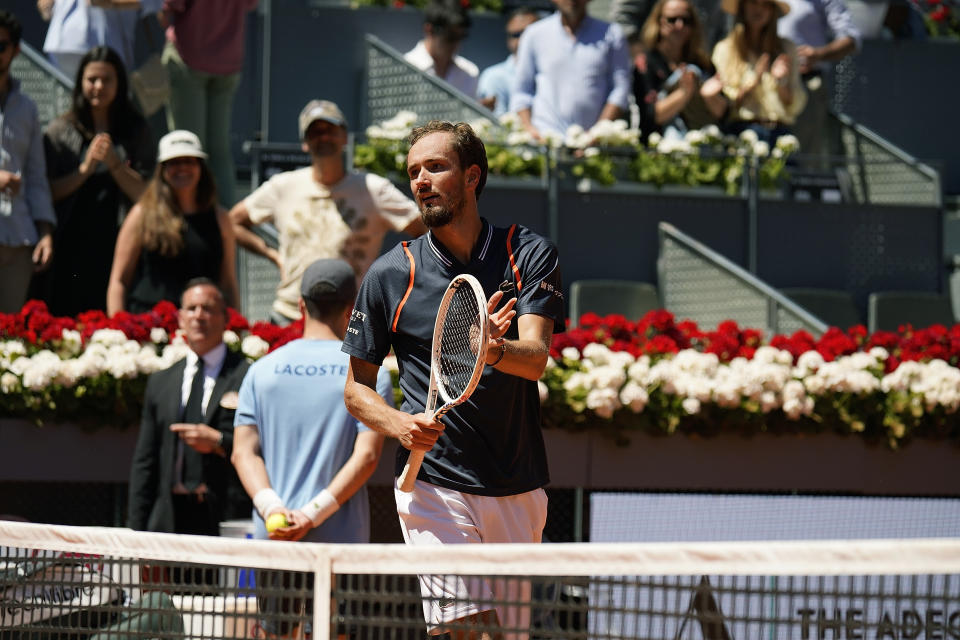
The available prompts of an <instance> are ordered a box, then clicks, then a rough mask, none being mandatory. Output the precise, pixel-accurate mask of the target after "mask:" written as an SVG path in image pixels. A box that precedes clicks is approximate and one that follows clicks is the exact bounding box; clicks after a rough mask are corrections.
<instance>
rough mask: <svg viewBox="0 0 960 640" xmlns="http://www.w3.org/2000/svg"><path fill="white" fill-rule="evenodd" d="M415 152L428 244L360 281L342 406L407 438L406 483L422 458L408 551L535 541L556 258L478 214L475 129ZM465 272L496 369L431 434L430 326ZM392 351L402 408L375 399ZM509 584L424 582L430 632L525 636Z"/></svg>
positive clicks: (409, 505) (436, 136) (456, 128)
mask: <svg viewBox="0 0 960 640" xmlns="http://www.w3.org/2000/svg"><path fill="white" fill-rule="evenodd" d="M410 144H411V147H410V151H409V154H408V155H407V174H408V176H409V178H410V188H411V191H412V192H413V196H414V199H415V200H416V202H417V204H418V206H419V208H420V216H421V219H422V220H423V222H424V223H425V224H426V226H427V228H428V229H429V233H427V234H425V235H423V236H421V237H419V238H417V239H415V240H412V241H408V242H403V243H401V244H399V245H397V246H396V247H395V248H394V249H392V250H391V251H389V252H388V253H386V254H384V255H383V256H381V257H380V258H379V259H378V260H377V261H376V262H374V264H373V266H372V267H371V268H370V270H369V271H368V273H367V275H366V277H365V278H364V280H363V283H362V285H361V287H360V291H359V294H358V296H357V303H356V306H355V308H354V310H353V314H352V317H351V320H350V324H349V326H348V327H347V334H346V337H345V338H344V344H343V350H344V351H345V352H346V353H348V354H350V356H351V357H350V370H349V371H348V372H347V383H346V388H345V390H344V395H345V400H346V404H347V408H348V410H349V411H350V412H351V413H352V414H353V415H354V417H356V418H357V419H358V420H360V421H361V422H363V423H364V424H366V425H368V426H369V427H370V428H372V429H374V430H376V431H379V432H380V433H382V434H384V435H387V436H390V437H394V438H397V439H398V440H399V441H400V443H401V444H402V445H403V446H402V448H398V455H397V461H396V473H397V474H398V475H399V473H400V472H401V470H402V469H403V466H404V464H405V462H406V459H407V456H408V455H409V451H411V450H420V451H425V452H426V457H425V458H424V461H423V466H422V467H421V469H420V473H419V475H418V476H417V481H416V485H415V488H414V490H413V491H412V492H411V493H404V492H401V491H399V490H396V491H395V495H396V501H397V510H398V512H399V515H400V523H401V528H402V530H403V534H404V538H405V540H406V541H407V543H408V544H412V545H424V546H428V545H439V544H458V543H480V542H527V543H529V542H540V538H541V534H542V532H543V526H544V523H545V521H546V516H547V498H546V493H545V492H544V491H543V488H542V487H543V486H544V485H546V484H547V482H548V481H549V475H548V473H547V459H546V451H545V449H544V444H543V435H542V433H541V431H540V399H539V393H538V390H537V381H538V380H539V378H540V376H541V374H542V373H543V370H544V367H545V366H546V364H547V358H548V354H549V350H550V341H551V338H552V334H553V333H556V332H559V331H562V330H563V328H564V311H563V306H564V305H563V296H562V292H561V282H560V268H559V263H558V259H557V250H556V248H555V247H554V246H553V244H551V243H550V242H549V241H548V240H546V239H545V238H543V237H541V236H538V235H536V234H535V233H533V232H531V231H529V230H528V229H525V228H523V227H520V226H517V225H513V226H511V227H507V228H500V227H495V226H493V225H491V224H490V223H489V222H488V221H487V220H485V219H483V218H481V217H480V214H479V211H478V209H477V199H478V197H479V196H480V193H481V192H482V191H483V186H484V183H485V182H486V178H487V159H486V149H485V148H484V145H483V142H482V141H481V140H480V139H479V138H478V137H477V135H476V134H475V133H474V132H473V130H472V129H471V128H470V127H469V126H468V125H466V124H463V123H459V124H451V123H449V122H440V121H433V122H430V123H429V124H427V125H426V126H423V127H419V128H417V129H414V131H413V132H412V133H411V135H410ZM460 273H469V274H472V275H473V276H475V277H476V278H477V279H478V280H479V281H480V283H481V285H482V286H483V289H484V291H485V293H486V294H487V296H489V299H488V305H487V306H488V311H489V313H490V342H489V349H488V353H487V360H486V363H487V365H489V366H487V367H486V368H485V370H484V372H483V375H482V377H481V380H480V383H479V385H478V387H477V389H476V391H474V393H473V395H472V396H471V397H470V399H469V400H468V401H467V402H465V403H463V404H461V405H459V406H456V407H454V408H453V409H452V410H451V411H450V412H449V413H448V414H447V415H446V416H444V418H443V420H442V423H436V422H434V421H433V420H432V419H431V418H430V417H429V416H427V415H425V414H424V413H423V412H424V408H425V406H426V395H427V390H428V388H429V384H430V354H431V342H432V335H433V326H434V320H435V318H436V313H437V307H438V305H439V303H440V299H441V298H442V296H443V293H444V290H445V289H446V287H447V284H448V283H449V282H450V280H451V279H452V278H453V277H454V276H455V275H458V274H460ZM501 303H503V304H502V306H501ZM498 307H499V308H498ZM391 348H393V350H394V353H395V354H396V357H397V361H398V364H399V367H400V388H401V389H402V391H403V394H404V403H403V405H402V407H401V408H400V409H399V410H397V409H394V408H392V407H390V406H389V405H388V404H387V403H386V402H384V401H383V398H382V397H381V396H380V395H379V394H378V393H377V391H376V380H377V373H378V370H379V368H380V365H381V363H382V362H383V359H384V357H385V356H386V355H387V353H388V352H389V351H390V349H391ZM504 582H505V581H499V580H498V581H496V584H491V583H487V582H484V583H483V584H479V585H478V584H473V583H472V582H471V584H464V583H463V582H462V581H460V582H457V583H454V582H453V581H449V580H448V581H446V582H444V581H443V579H442V577H435V578H432V579H431V577H429V576H422V577H421V589H422V591H423V595H424V612H425V616H426V621H427V626H428V630H429V632H430V633H431V634H440V633H444V632H447V631H451V632H452V633H453V635H454V636H455V637H459V636H461V635H462V636H466V635H472V634H468V633H458V632H457V631H458V630H457V629H453V628H451V627H452V625H451V623H454V622H456V623H462V624H467V625H482V626H484V627H485V626H486V625H495V626H499V625H502V626H503V627H504V628H507V629H509V628H514V629H526V628H528V627H529V608H528V607H503V606H497V607H494V606H493V605H492V604H489V602H490V600H491V599H492V598H496V599H497V600H500V599H501V598H509V600H511V601H514V602H516V601H518V594H515V593H498V591H497V589H498V588H502V587H505V586H506V585H504V584H503V583H504ZM514 586H516V583H514ZM527 595H528V594H527ZM523 597H524V596H523V595H520V596H519V598H520V599H522V598H523ZM484 601H486V602H485V603H484ZM467 629H470V628H469V627H466V628H464V627H461V628H460V629H459V631H466V630H467ZM475 630H481V629H480V628H479V627H477V628H476V629H475ZM506 635H508V636H512V635H513V634H506Z"/></svg>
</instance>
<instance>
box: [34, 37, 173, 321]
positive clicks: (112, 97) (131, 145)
mask: <svg viewBox="0 0 960 640" xmlns="http://www.w3.org/2000/svg"><path fill="white" fill-rule="evenodd" d="M44 150H45V155H46V161H47V175H48V177H49V179H50V190H51V192H52V194H53V200H54V203H55V206H56V211H57V230H56V232H55V234H54V261H53V265H52V267H51V270H50V272H49V274H47V275H45V277H43V278H42V280H41V281H40V283H39V289H35V293H36V294H37V295H40V296H42V297H43V298H44V299H45V300H46V301H47V304H48V306H49V307H50V311H51V312H52V313H54V314H55V315H69V316H73V315H76V314H78V313H80V312H82V311H87V310H90V309H100V310H103V309H105V308H106V306H105V301H106V291H107V282H108V280H109V277H110V266H111V263H112V262H113V248H114V245H115V244H116V241H117V232H118V230H119V229H120V223H121V222H122V220H123V218H124V216H125V215H126V213H127V211H128V210H129V209H130V207H131V205H132V204H133V203H134V202H136V201H137V199H138V198H139V197H140V195H141V194H142V193H143V189H144V187H145V186H146V184H147V179H148V178H149V176H150V172H151V171H152V170H153V165H154V145H153V140H152V139H151V136H150V130H149V128H148V127H147V123H146V121H145V120H144V119H143V117H142V116H141V115H140V114H139V113H137V111H136V109H134V107H133V105H132V104H131V102H130V99H129V97H128V94H127V73H126V70H125V69H124V67H123V62H122V61H121V60H120V56H119V55H118V54H117V53H116V52H115V51H114V50H113V49H110V48H108V47H95V48H93V49H91V50H90V51H88V52H87V53H86V55H84V56H83V58H82V59H81V61H80V68H79V69H78V70H77V76H76V83H75V84H74V88H73V104H72V106H71V108H70V111H68V112H67V113H65V114H63V115H62V116H60V117H59V118H57V119H55V120H53V121H51V122H50V124H49V125H48V126H47V128H46V130H45V131H44Z"/></svg>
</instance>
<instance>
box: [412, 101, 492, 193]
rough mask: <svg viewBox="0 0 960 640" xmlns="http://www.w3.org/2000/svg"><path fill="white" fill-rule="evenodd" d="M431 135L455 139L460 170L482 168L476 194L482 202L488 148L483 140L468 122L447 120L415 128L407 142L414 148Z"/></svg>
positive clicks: (435, 121) (431, 122) (454, 146)
mask: <svg viewBox="0 0 960 640" xmlns="http://www.w3.org/2000/svg"><path fill="white" fill-rule="evenodd" d="M431 133H449V134H451V136H452V138H453V150H454V151H455V152H456V154H457V158H458V159H459V160H460V168H461V169H467V168H468V167H470V166H471V165H477V166H478V167H480V179H479V180H478V181H477V188H476V191H475V192H474V193H475V194H476V197H477V200H480V192H482V191H483V186H484V185H485V184H487V148H486V147H485V146H484V145H483V140H481V139H480V137H479V136H478V135H477V134H476V133H475V132H474V130H473V128H472V127H471V126H470V125H468V124H467V123H466V122H458V123H456V124H454V123H452V122H448V121H446V120H431V121H430V122H428V123H427V124H425V125H423V126H422V127H415V128H414V130H413V131H411V132H410V137H409V138H408V139H407V141H408V142H409V143H410V146H411V147H412V146H413V145H415V144H416V143H417V141H419V140H420V139H421V138H423V137H425V136H428V135H430V134H431Z"/></svg>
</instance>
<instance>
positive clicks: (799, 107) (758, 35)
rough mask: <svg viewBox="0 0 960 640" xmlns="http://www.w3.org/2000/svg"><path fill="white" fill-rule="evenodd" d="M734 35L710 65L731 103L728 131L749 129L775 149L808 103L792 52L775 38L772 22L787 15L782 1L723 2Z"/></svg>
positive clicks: (717, 50)
mask: <svg viewBox="0 0 960 640" xmlns="http://www.w3.org/2000/svg"><path fill="white" fill-rule="evenodd" d="M722 6H723V10H724V11H726V12H727V13H730V14H732V15H733V16H735V18H736V20H735V23H734V26H733V29H732V30H731V32H730V35H728V36H727V37H726V38H724V39H723V40H721V41H720V42H718V43H717V46H716V47H714V49H713V64H714V66H715V67H716V68H717V76H718V77H719V78H720V80H721V81H722V83H723V92H724V94H726V96H727V97H728V98H729V99H730V101H731V108H730V115H729V119H728V126H727V129H728V131H729V132H731V133H740V132H742V131H744V130H746V129H752V130H753V131H755V132H756V133H757V135H758V137H759V138H760V140H764V141H766V142H768V143H771V144H772V143H774V142H775V141H776V139H777V138H778V137H779V136H781V135H784V134H787V133H790V127H791V126H792V125H793V123H794V122H795V121H796V118H797V116H798V115H799V114H800V112H801V111H803V108H804V106H806V103H807V94H806V93H805V91H804V89H803V85H802V83H801V80H800V72H799V64H798V63H797V49H796V46H794V44H793V43H792V42H790V41H789V40H786V39H784V38H781V37H780V36H778V35H777V20H778V19H779V18H780V17H781V16H784V15H786V14H787V13H789V12H790V5H789V4H787V3H786V2H785V1H784V0H723V5H722Z"/></svg>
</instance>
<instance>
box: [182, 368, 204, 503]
mask: <svg viewBox="0 0 960 640" xmlns="http://www.w3.org/2000/svg"><path fill="white" fill-rule="evenodd" d="M203 368H204V365H203V359H202V358H201V359H199V360H198V361H197V372H196V374H194V376H193V384H192V385H191V386H190V397H189V398H187V404H186V406H185V407H184V408H183V421H184V422H187V423H190V424H202V423H203V421H204V420H203V381H204V378H205V376H204V372H203ZM202 482H203V457H202V456H201V455H200V454H199V453H197V452H196V451H194V449H193V448H192V447H189V446H186V445H183V484H184V486H186V487H187V490H188V491H193V490H194V489H196V488H197V487H198V486H199V485H200V484H201V483H202Z"/></svg>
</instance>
